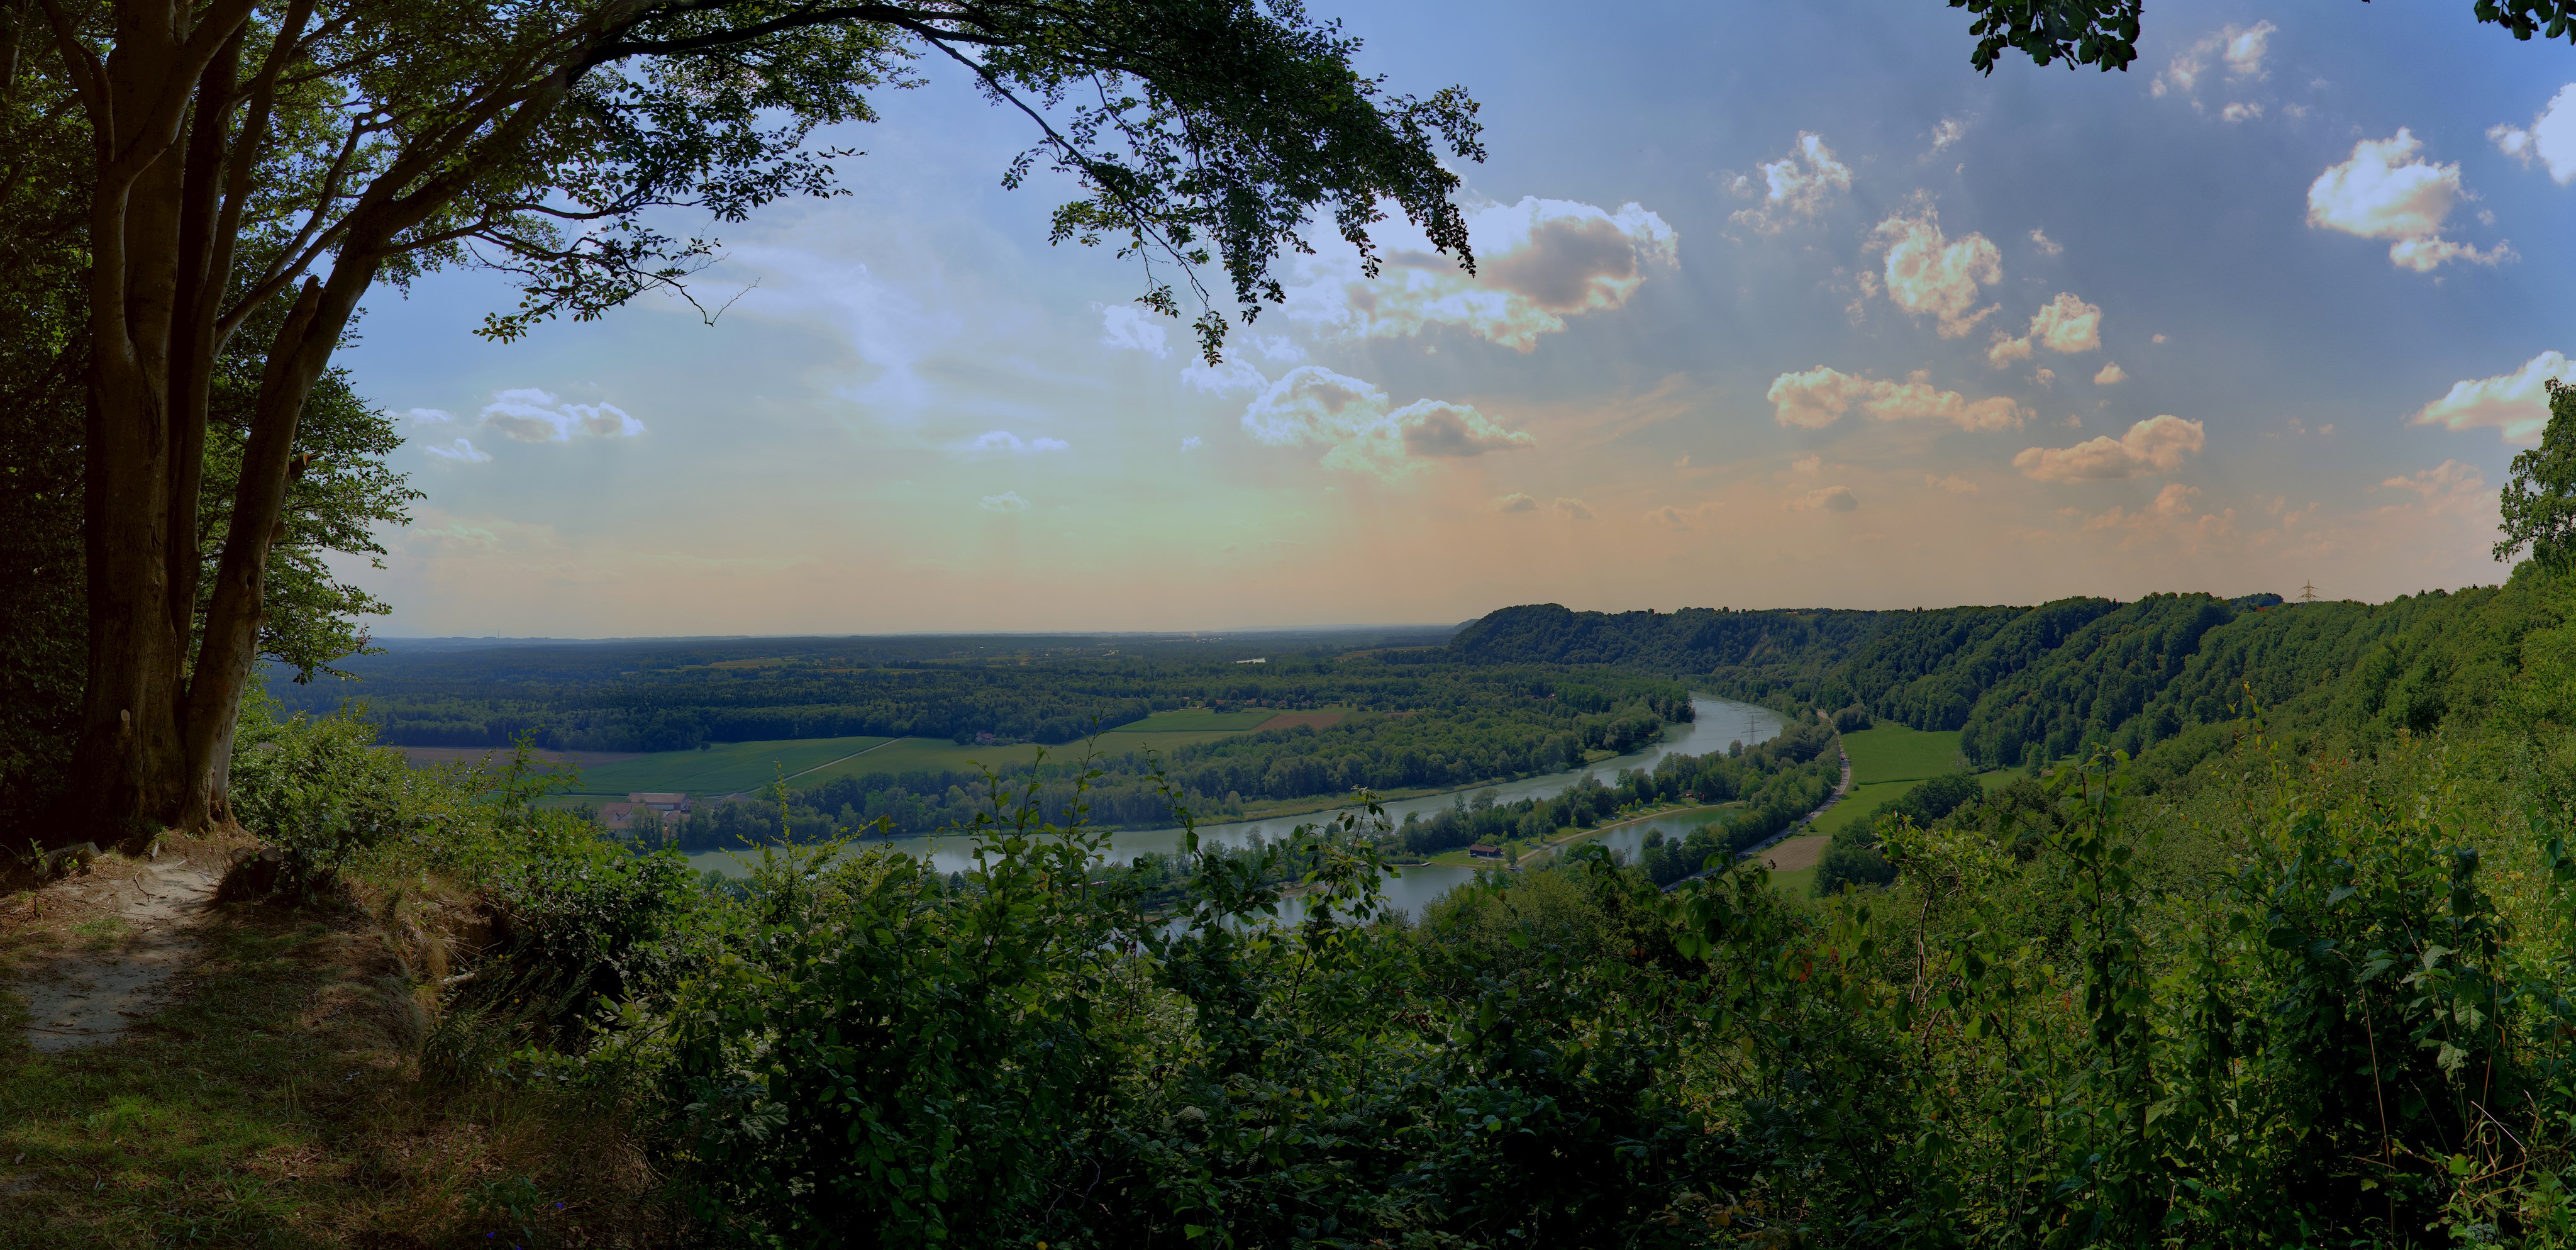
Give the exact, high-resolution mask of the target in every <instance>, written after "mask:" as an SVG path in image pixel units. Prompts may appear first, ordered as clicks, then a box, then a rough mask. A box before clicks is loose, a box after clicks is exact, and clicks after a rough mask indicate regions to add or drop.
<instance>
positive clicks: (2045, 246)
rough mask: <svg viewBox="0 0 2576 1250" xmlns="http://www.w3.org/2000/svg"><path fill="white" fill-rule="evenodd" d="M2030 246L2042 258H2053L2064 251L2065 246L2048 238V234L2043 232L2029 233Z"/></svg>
mask: <svg viewBox="0 0 2576 1250" xmlns="http://www.w3.org/2000/svg"><path fill="white" fill-rule="evenodd" d="M2030 245H2031V246H2032V247H2035V248H2038V249H2039V254H2040V255H2042V256H2055V255H2058V254H2059V253H2062V252H2064V251H2065V250H2066V245H2065V244H2063V243H2060V242H2058V241H2057V240H2055V239H2052V238H2050V237H2048V232H2047V231H2045V230H2036V229H2034V230H2032V231H2031V232H2030Z"/></svg>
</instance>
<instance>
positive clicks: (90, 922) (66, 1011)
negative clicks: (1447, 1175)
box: [16, 856, 222, 1052]
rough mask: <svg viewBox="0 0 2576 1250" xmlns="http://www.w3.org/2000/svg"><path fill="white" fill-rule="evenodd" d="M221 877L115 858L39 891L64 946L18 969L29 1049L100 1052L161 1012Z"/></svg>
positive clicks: (179, 865) (187, 865) (173, 862)
mask: <svg viewBox="0 0 2576 1250" xmlns="http://www.w3.org/2000/svg"><path fill="white" fill-rule="evenodd" d="M221 876H222V874H220V873H218V872H216V871H215V870H214V869H212V868H211V867H207V866H203V865H199V864H194V863H191V862H189V861H187V860H185V859H181V858H179V857H177V856H166V857H164V858H163V859H161V860H159V861H157V862H135V861H128V860H114V859H111V860H105V861H101V863H100V864H99V865H98V867H97V868H96V869H95V870H94V871H92V872H90V873H87V874H85V875H82V876H79V877H75V878H73V879H71V880H68V881H63V882H60V883H58V884H56V885H53V886H51V887H49V888H47V889H46V890H44V891H43V892H42V893H41V894H40V895H39V896H38V897H39V898H40V899H41V900H42V902H41V903H40V906H41V907H42V908H43V909H44V910H45V911H46V912H48V913H52V914H51V915H49V916H48V919H51V920H54V921H56V922H57V923H58V924H59V925H60V926H61V927H62V929H63V930H64V932H65V936H66V937H67V938H68V943H67V945H66V947H65V948H63V949H58V950H56V951H54V952H52V953H50V954H48V955H45V956H42V957H40V958H38V959H35V960H33V961H31V962H29V963H28V964H26V965H24V966H23V967H22V968H21V970H20V973H19V976H18V978H17V981H18V984H17V986H16V989H17V991H18V992H19V993H20V994H22V995H24V996H25V997H26V999H27V1043H28V1045H29V1046H31V1047H33V1048H34V1049H36V1050H38V1051H45V1052H55V1051H65V1050H76V1049H79V1048H81V1047H85V1046H101V1045H105V1044H107V1043H109V1042H112V1041H114V1040H116V1039H117V1038H119V1037H121V1036H123V1035H124V1034H125V1031H126V1030H127V1029H128V1028H130V1027H132V1026H133V1024H134V1023H135V1022H136V1021H138V1020H142V1019H145V1018H148V1017H150V1016H151V1015H153V1014H154V1013H155V1012H156V1011H157V1010H159V1008H160V1007H161V1006H163V1005H164V1004H166V1003H167V1002H168V1000H169V996H170V990H171V980H172V978H173V977H174V976H175V975H176V974H177V973H178V971H179V970H180V969H181V968H182V967H184V966H185V965H187V964H188V963H189V962H190V961H191V960H192V959H194V958H195V957H196V955H197V951H198V946H199V940H198V939H199V935H198V932H197V920H198V918H199V917H200V916H201V915H202V914H203V913H204V912H205V910H206V908H207V907H208V906H209V905H210V904H212V903H213V902H214V898H215V885H216V883H217V882H218V881H219V880H220V879H221Z"/></svg>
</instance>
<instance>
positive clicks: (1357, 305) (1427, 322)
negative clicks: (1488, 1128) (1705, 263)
mask: <svg viewBox="0 0 2576 1250" xmlns="http://www.w3.org/2000/svg"><path fill="white" fill-rule="evenodd" d="M1385 233H1386V234H1387V236H1388V240H1389V242H1388V245H1387V248H1386V252H1385V267H1384V269H1383V270H1382V271H1381V272H1380V275H1379V276H1378V277H1377V278H1375V279H1371V278H1369V277H1368V276H1367V274H1366V273H1365V272H1363V270H1362V268H1361V265H1360V258H1359V254H1358V253H1357V252H1356V251H1355V250H1353V249H1352V248H1351V247H1350V246H1349V245H1348V244H1346V243H1343V242H1341V241H1340V240H1339V239H1338V238H1327V239H1320V240H1317V241H1316V245H1315V246H1316V250H1317V254H1316V255H1314V256H1310V257H1304V258H1301V260H1300V262H1299V269H1300V273H1301V276H1304V277H1307V278H1308V279H1309V280H1306V281H1302V282H1300V283H1298V284H1297V285H1295V286H1292V287H1290V288H1289V290H1288V292H1287V296H1288V300H1287V308H1286V310H1285V311H1286V313H1287V315H1288V316H1289V317H1290V318H1291V319H1293V320H1297V321H1301V322H1304V323H1306V324H1309V325H1312V326H1314V327H1316V328H1317V329H1319V330H1321V331H1323V332H1325V333H1329V334H1334V335H1338V336H1341V337H1347V338H1395V337H1400V336H1405V335H1413V334H1419V333H1421V332H1422V331H1423V330H1424V329H1425V328H1426V327H1430V326H1435V325H1446V326H1455V327H1457V328H1459V329H1462V330H1464V331H1466V332H1467V333H1469V334H1472V335H1475V336H1476V337H1478V338H1482V339H1485V340H1487V341H1489V342H1493V343H1498V344H1500V345H1502V346H1504V347H1509V348H1511V349H1513V350H1515V351H1523V352H1526V351H1529V350H1531V349H1533V348H1535V347H1537V346H1538V339H1539V336H1540V335H1543V334H1552V333H1555V332H1557V331H1560V330H1563V329H1564V328H1565V319H1566V318H1567V317H1569V316H1575V315H1579V314H1582V313H1590V312H1603V311H1607V310H1610V309H1615V308H1618V307H1619V306H1620V305H1622V304H1625V303H1627V302H1628V297H1629V296H1630V295H1632V294H1634V293H1635V292H1636V290H1637V288H1638V286H1640V285H1642V284H1643V283H1644V282H1645V280H1646V275H1647V273H1648V271H1650V270H1652V269H1654V268H1657V267H1664V268H1669V267H1671V266H1672V265H1674V264H1675V263H1677V261H1678V257H1679V245H1678V242H1677V236H1675V235H1674V233H1673V229H1672V227H1670V226H1668V225H1665V224H1664V220H1663V218H1661V217H1658V216H1656V215H1655V214H1653V213H1651V212H1648V211H1647V210H1646V209H1644V208H1642V207H1639V206H1638V205H1635V204H1625V205H1622V206H1620V209H1619V211H1618V212H1616V213H1612V212H1605V211H1603V210H1602V209H1599V208H1595V207H1593V206H1592V205H1589V204H1578V203H1574V202H1572V201H1568V200H1542V199H1539V198H1537V197H1535V196H1530V197H1524V198H1523V199H1522V200H1521V201H1520V202H1519V203H1517V204H1495V205H1488V206H1486V207H1483V208H1479V209H1473V210H1470V211H1469V212H1468V213H1467V233H1468V239H1469V241H1470V243H1471V244H1472V245H1473V247H1474V248H1475V252H1476V274H1475V276H1473V277H1469V276H1468V275H1467V274H1466V273H1464V272H1462V271H1461V270H1460V269H1459V268H1458V267H1457V265H1456V264H1455V263H1453V262H1452V261H1451V260H1450V258H1448V257H1446V256H1443V255H1441V254H1439V253H1438V252H1437V251H1434V250H1433V249H1432V247H1431V245H1430V243H1429V241H1428V240H1426V239H1422V238H1421V237H1420V236H1419V235H1418V234H1408V232H1407V228H1404V227H1390V228H1389V229H1388V230H1386V231H1385Z"/></svg>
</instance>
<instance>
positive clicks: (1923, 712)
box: [1448, 587, 2535, 766]
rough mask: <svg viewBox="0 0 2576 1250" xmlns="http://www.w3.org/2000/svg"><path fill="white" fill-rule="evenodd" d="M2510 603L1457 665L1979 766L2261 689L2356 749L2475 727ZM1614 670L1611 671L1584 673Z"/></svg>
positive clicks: (1571, 643) (1849, 618) (2452, 602)
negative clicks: (1573, 678) (1899, 745)
mask: <svg viewBox="0 0 2576 1250" xmlns="http://www.w3.org/2000/svg"><path fill="white" fill-rule="evenodd" d="M2529 604H2530V599H2529V597H2528V596H2527V595H2524V594H2521V593H2518V592H2508V590H2507V589H2506V588H2498V587H2489V588H2471V589H2468V590H2463V591H2460V592H2457V593H2450V592H2444V591H2431V592H2427V593H2425V594H2420V595H2412V596H2407V597H2404V598H2399V599H2395V600H2391V601H2390V602H2388V603H2384V604H2365V603H2354V602H2349V601H2329V602H2318V603H2295V604H2294V603H2284V602H2282V601H2281V600H2280V599H2279V597H2278V596H2275V595H2268V594H2267V595H2249V596H2244V597H2240V598H2236V599H2220V598H2216V597H2214V596H2210V595H2200V594H2167V595H2150V596H2148V597H2146V598H2144V599H2139V600H2136V601H2133V602H2128V603H2119V602H2114V601H2112V600H2107V599H2062V600H2058V601H2056V602H2053V603H2046V604H2041V605H2039V606H2037V607H2030V608H1950V609H1943V610H1937V611H1891V612H1858V611H1784V612H1741V611H1708V610H1703V609H1685V610H1682V611H1679V612H1673V613H1652V612H1630V613H1618V614H1605V613H1578V612H1569V611H1567V610H1566V609H1564V608H1561V607H1558V606H1556V605H1553V604H1547V605H1540V606H1536V607H1520V608H1506V609H1504V610H1502V611H1499V612H1496V613H1493V614H1491V615H1489V616H1487V617H1486V618H1484V619H1483V620H1480V621H1476V622H1474V623H1471V624H1470V625H1469V626H1467V627H1466V628H1465V629H1463V630H1461V631H1459V634H1458V636H1457V638H1456V639H1455V640H1454V641H1452V643H1451V644H1450V646H1449V648H1448V654H1449V655H1450V656H1452V657H1454V658H1456V659H1459V660H1462V661H1471V662H1472V661H1491V660H1500V659H1506V658H1507V659H1509V660H1510V661H1513V662H1519V663H1563V664H1583V663H1605V664H1608V663H1614V662H1615V663H1617V664H1620V665H1625V666H1631V667H1636V668H1641V669H1646V670H1648V671H1655V672H1663V673H1670V674H1674V675H1677V676H1685V677H1689V678H1691V679H1693V680H1694V681H1696V682H1699V683H1704V684H1705V685H1706V686H1707V687H1708V688H1710V689H1714V690H1717V691H1720V692H1723V693H1728V694H1733V695H1738V696H1741V697H1746V698H1755V699H1762V700H1767V701H1771V702H1779V703H1784V704H1787V705H1791V706H1797V707H1822V708H1841V707H1845V706H1847V705H1851V704H1858V705H1860V706H1862V707H1864V708H1866V709H1868V710H1869V712H1870V713H1871V714H1873V715H1876V716H1882V717H1886V718H1887V719H1889V720H1893V721H1896V722H1898V723H1901V724H1905V725H1910V726H1912V727H1914V728H1917V729H1926V730H1941V729H1956V730H1959V731H1960V740H1961V748H1962V749H1963V750H1964V751H1965V752H1966V753H1967V755H1968V758H1969V759H1970V760H1972V761H1974V762H1976V763H1978V764H1981V765H1988V766H2014V765H2020V764H2024V763H2028V762H2031V761H2033V760H2055V759H2061V758H2064V757H2066V756H2068V755H2072V754H2075V753H2077V752H2078V751H2080V750H2081V749H2082V748H2083V747H2085V746H2086V745H2088V744H2092V743H2106V744H2109V745H2112V746H2116V747H2119V748H2121V749H2124V750H2128V751H2131V752H2133V753H2134V752H2138V751H2142V750H2144V749H2145V748H2147V747H2149V746H2152V745H2154V744H2157V743H2160V742H2164V741H2167V740H2170V739H2174V738H2177V737H2182V736H2188V735H2190V734H2191V733H2192V732H2193V731H2194V730H2195V729H2200V728H2207V727H2214V726H2222V725H2225V724H2228V723H2230V722H2232V721H2234V720H2235V719H2236V718H2237V717H2238V716H2239V715H2240V713H2241V712H2242V711H2243V709H2244V708H2245V707H2246V706H2248V705H2247V704H2246V694H2247V692H2248V690H2249V689H2250V691H2251V693H2252V695H2253V698H2254V700H2255V702H2256V703H2257V704H2260V705H2262V706H2266V707H2270V708H2272V709H2274V712H2275V715H2276V717H2277V718H2278V719H2279V720H2280V722H2281V723H2282V724H2284V725H2291V726H2296V727H2298V728H2300V729H2301V730H2302V731H2309V730H2314V731H2329V730H2330V731H2333V732H2336V733H2342V734H2358V735H2361V736H2363V737H2365V738H2368V737H2371V736H2379V735H2386V734H2389V733H2393V732H2395V731H2397V730H2401V729H2403V730H2407V731H2410V732H2414V733H2419V734H2420V733H2424V732H2428V731H2430V730H2432V729H2435V728H2437V727H2440V726H2442V725H2444V724H2450V723H2457V722H2458V721H2459V720H2460V719H2461V718H2464V717H2466V718H2473V717H2475V716H2477V715H2480V714H2482V713H2483V712H2484V710H2485V709H2486V708H2487V707H2488V706H2489V704H2490V701H2491V698H2492V694H2493V691H2494V690H2496V689H2498V688H2500V687H2501V684H2502V682H2503V679H2504V675H2505V674H2508V673H2510V672H2512V671H2513V670H2514V666H2515V664H2516V663H2517V662H2518V661H2517V648H2518V646H2519V645H2520V641H2521V639H2522V638H2523V636H2524V635H2525V634H2526V633H2527V632H2528V631H2529V630H2531V629H2532V628H2534V624H2535V620H2534V618H2533V617H2532V615H2531V609H2530V606H2529ZM1586 656H1615V657H1619V658H1618V659H1617V660H1616V661H1594V660H1585V659H1581V658H1578V657H1586Z"/></svg>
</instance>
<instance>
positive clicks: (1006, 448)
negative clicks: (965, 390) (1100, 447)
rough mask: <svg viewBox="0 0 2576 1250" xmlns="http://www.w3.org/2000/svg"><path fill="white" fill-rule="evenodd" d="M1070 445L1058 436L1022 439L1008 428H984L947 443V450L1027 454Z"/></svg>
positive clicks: (960, 452)
mask: <svg viewBox="0 0 2576 1250" xmlns="http://www.w3.org/2000/svg"><path fill="white" fill-rule="evenodd" d="M1071 447H1072V444H1070V443H1067V442H1065V441H1064V440H1063V439H1060V438H1030V439H1023V438H1021V437H1020V436H1019V435H1017V434H1013V433H1011V432H1010V431H1009V430H986V431H984V432H983V433H981V434H978V435H976V436H975V437H973V438H970V439H967V440H965V441H963V442H957V443H951V444H949V445H948V450H950V451H953V452H956V453H958V454H960V455H967V456H981V455H991V454H995V453H1002V454H1009V455H1020V456H1027V455H1035V454H1037V453H1039V452H1048V451H1066V450H1070V449H1071Z"/></svg>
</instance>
